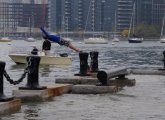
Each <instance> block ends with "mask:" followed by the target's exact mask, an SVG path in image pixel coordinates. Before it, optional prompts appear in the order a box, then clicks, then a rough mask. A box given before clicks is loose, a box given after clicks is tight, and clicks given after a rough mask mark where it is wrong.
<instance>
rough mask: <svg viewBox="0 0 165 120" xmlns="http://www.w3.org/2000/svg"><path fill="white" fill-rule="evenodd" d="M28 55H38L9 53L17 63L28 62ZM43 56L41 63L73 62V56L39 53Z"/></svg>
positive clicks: (65, 63) (63, 63) (59, 63)
mask: <svg viewBox="0 0 165 120" xmlns="http://www.w3.org/2000/svg"><path fill="white" fill-rule="evenodd" d="M27 56H36V55H30V54H9V57H10V58H11V59H12V60H13V61H14V62H15V63H16V64H26V63H27V60H26V57H27ZM37 56H39V57H40V58H41V60H40V64H41V65H70V64H71V57H70V56H64V57H62V56H60V55H58V56H45V55H44V54H40V55H37Z"/></svg>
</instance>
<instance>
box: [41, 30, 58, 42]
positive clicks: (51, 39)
mask: <svg viewBox="0 0 165 120" xmlns="http://www.w3.org/2000/svg"><path fill="white" fill-rule="evenodd" d="M40 29H41V31H42V32H43V33H44V35H45V37H47V39H48V40H50V41H52V42H56V43H58V44H60V45H61V42H60V39H61V38H60V37H59V36H55V35H50V34H49V33H48V32H46V31H45V30H44V29H43V28H42V27H40Z"/></svg>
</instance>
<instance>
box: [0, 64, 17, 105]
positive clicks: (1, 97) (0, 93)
mask: <svg viewBox="0 0 165 120" xmlns="http://www.w3.org/2000/svg"><path fill="white" fill-rule="evenodd" d="M5 65H6V63H5V62H2V61H0V102H6V101H11V100H13V99H14V98H13V97H7V96H6V95H4V90H3V88H4V81H3V74H4V70H5Z"/></svg>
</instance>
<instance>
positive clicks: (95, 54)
mask: <svg viewBox="0 0 165 120" xmlns="http://www.w3.org/2000/svg"><path fill="white" fill-rule="evenodd" d="M89 54H90V57H91V63H90V68H91V72H97V71H98V54H99V52H97V51H92V52H90V53H89Z"/></svg>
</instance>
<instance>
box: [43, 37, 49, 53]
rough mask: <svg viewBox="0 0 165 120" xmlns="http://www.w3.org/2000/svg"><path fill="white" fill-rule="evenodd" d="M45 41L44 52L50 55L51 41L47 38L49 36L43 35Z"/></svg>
mask: <svg viewBox="0 0 165 120" xmlns="http://www.w3.org/2000/svg"><path fill="white" fill-rule="evenodd" d="M43 39H44V42H43V44H42V52H44V53H45V55H50V50H51V43H50V41H49V40H48V39H47V37H45V36H43Z"/></svg>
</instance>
